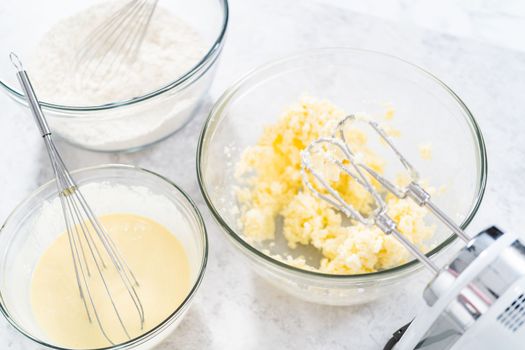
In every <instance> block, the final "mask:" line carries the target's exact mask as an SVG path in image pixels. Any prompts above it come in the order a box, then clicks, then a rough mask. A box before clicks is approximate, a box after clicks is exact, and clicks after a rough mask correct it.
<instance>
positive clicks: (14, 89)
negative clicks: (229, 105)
mask: <svg viewBox="0 0 525 350" xmlns="http://www.w3.org/2000/svg"><path fill="white" fill-rule="evenodd" d="M129 1H130V0H110V1H80V2H79V1H75V2H67V3H64V2H63V1H59V0H50V1H45V2H42V1H38V0H28V1H23V2H12V1H8V2H7V3H5V4H2V5H0V17H2V20H0V31H2V32H4V33H8V32H9V33H12V32H13V28H16V29H17V30H16V35H13V36H9V37H8V36H4V37H2V39H0V41H2V45H0V47H3V48H4V49H2V50H4V51H5V52H1V53H2V55H1V56H2V57H0V67H1V68H0V86H2V87H3V90H4V91H5V92H6V93H7V94H8V95H9V96H10V97H12V98H13V99H15V100H16V101H18V102H19V103H21V104H23V105H25V104H26V102H25V101H24V99H23V98H22V93H21V92H20V89H19V84H18V82H17V81H16V76H15V75H14V73H13V71H12V67H11V66H10V65H9V64H8V63H7V59H8V58H7V56H8V52H9V51H16V52H17V53H18V54H19V55H20V56H21V57H22V58H23V60H24V62H25V63H26V70H27V71H28V74H29V75H30V77H31V79H32V82H33V85H34V88H35V91H36V93H37V96H38V97H39V99H40V101H41V104H42V108H43V109H44V112H45V113H46V116H47V117H48V120H49V123H50V126H51V129H52V130H53V132H54V133H55V134H57V135H58V136H60V137H61V138H63V139H64V140H66V141H67V142H69V143H71V144H74V145H76V146H79V147H82V148H86V149H90V150H95V151H130V150H136V149H140V148H142V147H144V146H146V145H149V144H152V143H155V142H157V141H159V140H162V139H163V138H165V137H167V136H169V135H171V134H172V133H174V132H175V131H177V130H178V129H180V128H181V127H183V126H184V125H185V123H186V122H187V121H189V120H190V119H191V118H192V116H193V115H194V113H195V111H196V109H197V108H198V107H199V105H200V102H201V101H202V100H203V99H204V98H205V97H206V96H207V91H208V88H209V86H210V84H211V82H212V80H213V77H214V71H215V67H216V64H217V61H218V58H219V56H220V53H221V50H222V46H223V43H224V35H225V32H226V27H227V22H228V4H227V0H195V1H191V2H188V1H168V0H159V1H158V4H157V6H156V8H155V11H154V12H153V15H152V18H151V22H150V24H149V26H148V28H147V30H146V31H145V32H144V36H143V39H142V44H141V45H140V49H139V50H138V52H137V53H136V54H135V55H133V57H131V58H130V59H128V57H126V59H122V60H119V61H118V65H117V68H115V66H111V65H112V64H114V61H113V60H112V57H109V58H108V59H103V60H100V67H98V68H97V69H96V70H93V71H90V72H89V74H86V72H85V71H86V70H85V69H83V68H84V66H85V65H86V64H87V63H86V62H85V61H80V62H79V52H82V50H83V49H85V46H86V43H87V40H85V39H86V38H89V36H90V35H91V34H92V33H93V31H94V30H95V29H96V28H97V27H98V26H100V25H103V24H104V23H106V21H107V20H108V18H110V17H111V16H112V15H113V14H114V13H115V12H116V11H118V10H119V9H121V8H122V7H123V6H125V5H126V4H127V3H128V2H129ZM4 7H5V8H4ZM24 8H31V9H32V11H24ZM9 13H11V14H13V15H14V14H16V16H9ZM42 14H45V16H41V15H42ZM37 16H38V18H37ZM3 17H5V20H4V18H3ZM15 17H16V21H15ZM42 17H44V18H43V19H42ZM125 26H129V28H126V27H125ZM125 26H124V27H123V28H122V30H123V31H124V32H129V31H131V30H133V28H134V27H133V26H134V24H133V23H130V22H128V23H126V24H125ZM18 32H20V33H18ZM112 50H116V51H115V52H113V51H112ZM120 54H121V53H120V52H118V47H117V48H112V49H111V50H109V56H111V55H115V56H117V55H120ZM97 63H98V61H97ZM106 66H107V67H106ZM99 68H100V69H99ZM108 71H111V72H113V73H114V74H109V75H108V74H107V72H108Z"/></svg>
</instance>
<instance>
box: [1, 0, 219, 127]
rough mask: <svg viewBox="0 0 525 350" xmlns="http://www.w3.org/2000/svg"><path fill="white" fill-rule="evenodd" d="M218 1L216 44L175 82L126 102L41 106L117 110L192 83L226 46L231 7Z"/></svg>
mask: <svg viewBox="0 0 525 350" xmlns="http://www.w3.org/2000/svg"><path fill="white" fill-rule="evenodd" d="M218 1H219V2H220V6H221V8H222V24H221V28H220V30H219V34H218V35H217V37H216V38H215V40H214V42H213V43H212V45H211V46H210V48H209V49H208V51H207V52H206V54H204V56H202V58H201V59H200V60H199V61H198V62H197V63H196V64H195V65H194V66H193V67H191V68H190V69H189V70H188V71H186V72H185V73H184V74H182V75H180V76H178V77H177V78H176V79H175V80H174V81H171V82H169V83H167V84H164V85H162V86H161V87H160V88H157V89H156V90H154V91H152V92H148V93H146V94H144V95H142V96H136V97H132V98H128V99H124V100H119V101H114V102H108V103H104V104H101V105H94V106H68V105H61V104H55V103H49V102H44V101H40V105H41V106H42V108H44V109H48V110H54V111H60V112H66V113H67V112H96V111H105V110H108V109H115V108H119V107H125V106H130V105H134V104H136V103H139V102H142V101H146V100H149V99H151V98H153V97H156V96H158V95H161V94H163V93H165V92H168V91H170V90H172V89H175V88H177V87H179V86H182V85H183V84H184V83H186V82H187V81H190V79H191V78H193V77H195V76H196V75H197V73H199V72H200V71H201V70H202V69H206V71H207V70H208V69H209V68H210V67H211V65H212V64H213V63H214V62H215V61H216V60H217V58H218V56H219V54H220V52H221V50H222V47H223V45H224V39H225V35H226V30H227V28H228V22H229V5H228V0H218ZM197 78H198V77H197ZM0 86H2V87H3V88H4V90H5V91H6V92H7V93H8V94H9V95H10V96H11V97H12V98H14V99H15V100H16V101H18V102H19V103H22V104H23V105H27V102H26V101H25V98H24V95H23V94H22V93H21V91H19V90H18V89H16V88H15V87H12V86H10V85H9V84H7V83H6V82H4V81H3V80H2V79H0ZM60 117H64V118H75V117H76V116H71V115H60Z"/></svg>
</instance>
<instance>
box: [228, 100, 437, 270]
mask: <svg viewBox="0 0 525 350" xmlns="http://www.w3.org/2000/svg"><path fill="white" fill-rule="evenodd" d="M346 115H347V113H346V112H345V111H343V110H341V109H340V108H338V107H336V106H334V105H333V104H332V103H330V102H329V101H326V100H318V99H314V98H303V99H302V100H301V101H300V102H299V103H296V104H293V105H291V106H290V107H289V108H288V109H286V110H285V111H284V112H283V114H282V115H281V117H280V118H279V119H278V120H277V122H275V123H274V124H271V125H268V126H267V127H266V128H265V129H264V131H263V132H262V135H261V136H260V138H259V140H258V142H257V144H256V145H254V146H252V147H249V148H247V149H246V150H245V151H244V153H243V155H242V158H241V161H240V162H239V163H238V164H237V168H236V176H237V178H238V180H239V181H240V183H241V186H240V188H239V189H238V191H237V193H236V194H237V199H238V201H239V203H240V217H239V226H240V227H241V228H242V230H243V233H244V235H245V236H246V238H247V239H248V240H250V241H255V242H261V241H272V240H274V239H275V238H276V235H277V234H282V235H283V236H284V238H285V239H286V241H287V243H288V246H289V247H290V248H291V249H295V248H296V247H298V246H300V245H308V246H313V247H315V248H316V249H317V250H318V251H319V252H320V253H321V254H322V256H323V257H322V259H321V261H319V263H318V266H311V265H308V264H307V263H306V260H305V258H304V257H301V256H299V257H292V256H284V257H283V256H280V255H272V254H271V253H270V252H269V251H268V250H265V253H267V254H269V255H272V256H273V257H275V258H277V259H280V260H283V261H284V262H286V263H288V264H290V265H293V266H296V267H300V268H304V269H308V270H318V271H321V272H325V273H332V274H357V273H366V272H374V271H377V270H381V269H385V268H390V267H392V266H396V265H399V264H402V263H403V262H405V261H406V260H407V259H408V258H409V257H410V255H409V254H408V252H407V251H406V250H405V249H404V248H403V247H402V246H401V244H399V242H397V241H396V239H395V238H394V237H391V236H387V235H385V234H384V233H383V232H381V230H379V229H378V228H377V227H366V226H364V225H362V224H359V223H351V224H349V223H348V222H346V221H345V220H344V219H343V216H342V214H341V213H340V212H339V211H337V210H335V209H334V208H332V207H331V206H330V205H329V204H327V203H326V202H324V201H323V200H321V199H319V198H318V197H317V196H315V195H314V194H313V193H311V192H310V191H309V190H308V189H307V188H305V187H304V186H303V181H302V177H301V151H303V150H304V149H305V147H306V146H307V145H308V144H310V143H311V142H312V141H314V140H315V139H317V138H318V137H321V136H330V135H331V134H332V133H333V130H334V127H335V126H336V125H337V123H338V122H339V121H340V120H341V119H343V118H344V117H345V116H346ZM392 118H393V110H392V109H388V110H387V111H386V113H385V119H386V120H387V121H388V120H391V119H392ZM384 129H385V130H387V133H388V134H389V135H390V136H392V137H398V136H400V133H399V131H398V130H396V129H393V128H391V127H389V125H384ZM345 138H346V140H347V141H348V142H349V143H350V145H351V147H352V149H353V150H354V151H355V152H356V153H357V154H360V155H362V156H363V159H364V161H365V162H366V163H367V165H368V166H369V167H371V168H372V169H374V170H376V171H378V172H380V173H381V172H382V171H383V169H384V165H385V163H386V160H385V159H382V158H380V157H379V156H377V155H376V154H375V153H374V152H372V150H371V149H370V146H369V143H368V137H367V134H365V133H364V132H363V131H362V130H361V129H359V128H352V127H348V128H347V129H345ZM324 170H325V171H327V172H329V171H330V169H324ZM337 173H340V172H339V171H337ZM330 177H331V176H328V175H327V178H330ZM400 180H401V181H402V179H401V178H400ZM331 185H332V186H333V187H334V188H336V189H337V191H338V192H339V193H340V194H341V195H342V196H343V198H345V200H346V201H348V202H349V203H351V204H352V205H353V206H354V207H355V208H357V209H358V210H359V211H360V212H361V213H363V214H365V215H366V214H368V213H370V212H371V210H372V209H373V203H374V202H373V198H372V196H371V195H370V194H369V193H368V192H367V191H365V190H364V189H363V187H362V186H360V185H359V184H357V183H356V181H355V180H353V179H352V178H351V177H349V176H348V175H346V174H341V175H340V176H339V175H337V176H335V175H334V176H333V181H331ZM384 199H385V201H386V202H387V205H388V208H389V210H388V213H389V215H390V216H391V217H392V218H393V219H394V220H395V221H396V223H397V225H398V228H399V230H400V231H401V232H402V233H403V234H404V235H405V236H406V237H407V238H408V239H409V240H410V241H412V242H413V243H415V244H416V245H418V246H419V247H420V248H421V249H423V250H425V247H424V245H423V242H424V241H425V240H427V239H428V238H430V236H431V235H432V233H433V231H434V229H433V227H432V226H431V225H429V224H427V223H426V222H425V216H426V214H427V212H426V210H425V209H424V208H421V207H419V206H418V205H417V204H415V203H414V202H413V201H411V200H410V199H406V200H403V199H398V198H397V197H395V196H393V195H391V194H385V198H384ZM279 220H282V229H281V230H278V225H277V224H276V223H277V222H278V221H279Z"/></svg>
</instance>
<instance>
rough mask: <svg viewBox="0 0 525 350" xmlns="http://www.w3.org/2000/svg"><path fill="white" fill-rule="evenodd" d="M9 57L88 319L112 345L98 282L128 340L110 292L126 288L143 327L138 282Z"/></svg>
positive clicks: (15, 59) (28, 85) (24, 77)
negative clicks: (51, 184)
mask: <svg viewBox="0 0 525 350" xmlns="http://www.w3.org/2000/svg"><path fill="white" fill-rule="evenodd" d="M10 59H11V62H12V63H13V65H14V66H15V68H16V70H17V77H18V80H19V82H20V85H21V86H22V90H23V91H24V93H25V96H26V99H27V102H28V104H29V107H30V109H31V112H32V114H33V116H34V118H35V121H36V123H37V125H38V128H39V130H40V133H41V134H42V137H43V139H44V143H45V145H46V149H47V152H48V154H49V159H50V160H51V165H52V166H53V171H54V174H55V178H56V183H57V187H58V194H59V198H60V202H61V205H62V211H63V214H64V220H65V224H66V230H67V235H68V239H69V247H70V250H71V255H72V258H73V266H74V271H75V276H76V282H77V284H78V289H79V292H80V298H81V299H82V302H83V304H84V307H85V310H86V313H87V318H88V320H89V322H93V319H94V320H95V321H96V322H97V324H98V327H99V329H100V331H101V332H102V334H103V335H104V337H105V338H106V339H107V340H108V341H109V342H110V343H111V344H114V342H113V341H112V339H111V336H110V335H109V334H108V333H107V331H106V328H105V325H104V324H103V320H102V318H101V317H100V316H101V315H100V312H99V310H97V307H98V306H99V305H97V303H98V302H100V300H98V302H97V300H95V298H94V295H93V288H92V287H93V286H94V284H95V283H97V284H98V285H101V286H102V287H103V289H104V293H105V295H106V296H107V298H108V299H107V301H109V303H110V304H111V307H112V309H113V311H114V314H115V316H116V319H115V320H118V322H119V323H120V326H121V328H122V330H123V332H124V334H125V335H126V336H127V338H128V339H129V338H130V334H129V332H128V328H127V327H126V325H125V320H124V319H123V318H122V313H121V311H119V307H122V305H119V306H117V303H116V301H115V299H114V296H113V293H114V292H112V291H114V290H115V288H122V287H123V288H125V291H126V293H127V296H129V302H128V304H129V305H126V306H129V307H133V308H135V309H136V311H137V314H138V320H139V321H140V325H141V328H143V326H144V309H143V307H142V303H141V301H140V298H139V296H138V294H137V291H136V287H138V282H137V280H136V278H135V276H134V275H133V272H132V271H131V269H130V268H129V266H128V265H127V263H126V261H125V260H124V259H123V257H122V256H121V254H120V252H119V251H118V248H117V247H116V245H115V243H114V242H113V240H112V239H111V237H110V236H109V235H108V233H107V232H106V230H105V229H104V227H103V226H102V224H101V223H100V222H99V221H98V220H97V218H96V216H95V214H94V213H93V211H92V210H91V208H90V207H89V205H88V203H87V202H86V200H85V198H84V196H83V195H82V193H81V191H80V189H79V188H78V186H77V185H76V183H75V181H74V180H73V178H72V177H71V175H70V173H69V171H68V170H67V168H66V166H65V164H64V162H63V161H62V158H61V157H60V154H59V153H58V150H57V148H56V147H55V144H54V142H53V138H52V134H51V130H50V129H49V126H48V124H47V121H46V118H45V116H44V114H43V112H42V109H41V108H40V104H39V102H38V99H37V97H36V95H35V92H34V90H33V87H32V85H31V82H30V80H29V77H28V75H27V73H26V71H25V70H24V68H23V66H22V63H21V61H20V60H19V58H18V56H17V55H16V54H14V53H11V54H10ZM109 274H117V277H118V278H117V280H118V281H119V283H118V286H112V285H111V283H109V281H108V276H109Z"/></svg>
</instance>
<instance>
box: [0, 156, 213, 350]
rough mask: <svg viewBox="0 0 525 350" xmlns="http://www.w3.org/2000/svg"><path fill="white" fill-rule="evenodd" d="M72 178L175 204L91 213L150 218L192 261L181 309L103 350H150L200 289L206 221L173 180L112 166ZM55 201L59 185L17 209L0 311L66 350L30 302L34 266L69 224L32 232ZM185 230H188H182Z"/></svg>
mask: <svg viewBox="0 0 525 350" xmlns="http://www.w3.org/2000/svg"><path fill="white" fill-rule="evenodd" d="M72 174H73V177H74V178H75V180H76V181H77V184H78V185H79V186H80V187H81V186H82V185H85V184H88V183H108V184H109V185H111V184H118V185H123V186H125V187H128V188H130V191H131V190H132V187H142V188H146V189H147V190H148V191H149V192H151V193H152V194H153V195H160V196H162V197H164V198H166V199H168V201H169V202H170V203H171V204H172V205H171V206H167V207H166V208H164V210H165V212H164V213H163V215H160V214H159V213H156V212H154V211H153V212H152V209H150V208H144V205H142V203H141V200H140V198H141V197H140V196H137V197H136V199H130V200H127V201H126V202H125V203H122V202H118V201H115V203H111V209H103V210H104V212H97V208H96V207H93V208H92V209H93V210H94V211H95V214H97V215H100V214H104V213H109V212H126V213H134V214H137V215H143V216H146V217H151V218H152V219H154V220H155V221H157V222H159V223H160V224H162V225H163V226H165V227H166V228H168V229H169V230H170V231H171V232H172V233H173V232H176V236H177V239H178V240H179V241H180V242H181V243H182V245H183V246H184V249H185V251H186V254H187V255H188V259H189V266H190V269H191V271H190V278H191V282H190V286H191V289H190V291H189V292H188V295H187V296H186V298H185V299H184V301H183V302H182V304H181V305H180V306H179V307H177V309H175V310H172V312H171V314H170V316H169V317H168V318H166V319H165V320H164V321H163V322H161V323H160V324H159V325H157V326H156V327H155V328H153V329H152V330H150V331H148V332H147V333H145V334H143V335H141V336H139V337H137V338H135V339H131V340H129V341H127V342H125V343H122V344H118V345H115V346H110V347H107V348H104V349H121V350H124V349H134V350H137V349H140V350H146V349H151V348H153V347H154V346H156V345H157V344H158V343H160V342H161V341H162V340H163V339H164V338H165V337H166V336H168V335H169V334H170V333H171V332H172V331H173V330H174V329H175V328H176V327H177V326H178V324H179V323H180V321H181V320H182V318H183V317H184V315H185V314H186V312H187V311H188V309H189V306H190V305H191V302H192V300H193V297H194V296H195V293H196V292H197V289H198V288H199V286H200V283H201V281H202V278H203V276H204V271H205V268H206V262H207V259H208V238H207V233H206V228H205V226H204V221H203V220H202V217H201V215H200V213H199V211H198V209H197V207H196V206H195V204H194V203H193V202H192V201H191V199H190V198H189V197H188V195H187V194H185V193H184V192H183V191H182V190H181V189H180V188H178V187H177V186H176V185H175V184H174V183H172V182H170V181H169V180H168V179H166V178H164V177H162V176H160V175H158V174H155V173H153V172H151V171H149V170H145V169H141V168H138V167H133V166H128V165H116V164H115V165H113V164H111V165H102V166H97V167H92V168H85V169H81V170H77V171H74V172H73V173H72ZM56 196H57V191H56V183H55V181H50V182H48V183H46V184H45V185H43V186H41V187H40V188H39V189H37V190H36V191H35V192H34V193H33V194H32V195H30V196H29V197H28V198H27V199H25V200H24V201H23V202H22V203H20V204H19V205H18V207H17V208H16V209H15V210H14V211H13V213H12V214H11V215H10V216H9V217H8V219H7V220H6V222H5V223H4V225H3V227H2V229H1V230H0V311H1V312H2V313H3V315H4V316H5V317H6V318H7V320H8V321H9V322H10V323H11V324H12V325H13V326H14V327H15V328H16V329H18V330H19V331H20V332H21V333H22V334H23V335H25V336H26V337H28V338H30V339H32V340H33V341H35V342H36V343H38V344H39V345H43V346H45V347H46V348H49V349H65V348H62V347H60V346H58V345H56V344H53V342H52V341H50V340H49V339H47V337H46V336H45V334H43V331H42V330H41V328H40V327H39V326H38V324H37V322H36V320H35V318H34V316H33V313H32V309H31V302H30V290H31V276H32V273H33V270H34V268H35V265H36V263H37V262H38V259H39V258H40V256H41V254H42V253H43V252H44V250H45V249H46V248H47V247H48V246H49V244H50V243H51V242H52V241H53V240H54V239H55V238H56V236H57V235H59V234H60V233H62V232H64V231H65V224H64V225H62V226H64V227H62V228H57V230H47V231H48V232H46V231H39V232H36V231H35V230H32V228H33V227H34V224H35V220H36V219H37V218H38V214H39V213H40V212H41V210H42V208H44V206H45V205H46V203H49V201H51V200H53V199H54V198H56ZM47 208H49V207H47ZM105 210H108V211H107V212H106V211H105ZM168 211H171V212H172V215H169V213H168ZM166 214H168V215H166ZM61 215H62V214H61V211H60V212H57V217H61ZM181 220H182V221H181ZM181 225H183V226H185V227H186V229H185V230H182V229H181ZM51 232H53V233H51Z"/></svg>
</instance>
